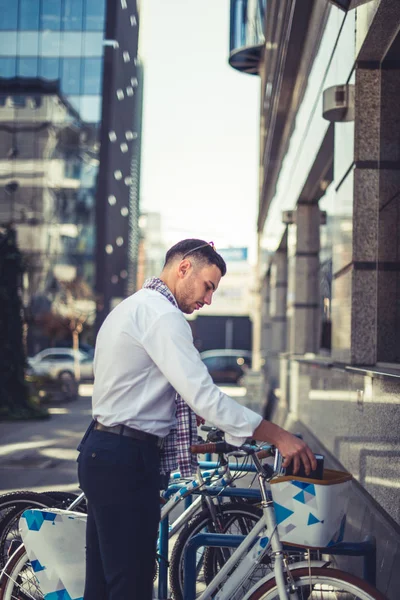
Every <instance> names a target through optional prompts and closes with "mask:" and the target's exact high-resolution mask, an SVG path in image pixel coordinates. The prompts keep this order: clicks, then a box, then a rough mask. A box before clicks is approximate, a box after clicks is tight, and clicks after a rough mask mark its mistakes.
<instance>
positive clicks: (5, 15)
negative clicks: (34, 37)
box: [0, 0, 18, 30]
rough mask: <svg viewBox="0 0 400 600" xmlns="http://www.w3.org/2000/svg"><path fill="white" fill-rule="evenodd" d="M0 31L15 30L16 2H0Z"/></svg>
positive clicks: (3, 0) (1, 0) (5, 0)
mask: <svg viewBox="0 0 400 600" xmlns="http://www.w3.org/2000/svg"><path fill="white" fill-rule="evenodd" d="M0 14H1V19H0V29H3V30H4V29H17V22H18V2H15V1H14V2H10V0H0Z"/></svg>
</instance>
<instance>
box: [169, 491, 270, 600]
mask: <svg viewBox="0 0 400 600" xmlns="http://www.w3.org/2000/svg"><path fill="white" fill-rule="evenodd" d="M219 510H220V514H221V518H222V522H223V523H225V524H226V523H228V524H229V523H230V524H232V523H233V521H234V520H235V519H239V518H242V519H247V520H250V521H249V523H248V527H247V531H243V525H242V527H241V531H242V532H243V533H248V532H249V531H250V529H251V528H252V527H253V526H254V525H255V523H256V522H257V521H258V520H259V519H260V518H261V516H262V511H261V510H260V509H259V508H257V507H255V506H253V505H251V504H248V503H238V502H227V503H225V504H221V506H220V507H219ZM204 529H207V530H208V531H214V532H215V531H216V530H215V525H214V523H213V520H212V518H211V515H210V512H209V510H208V508H206V509H203V510H202V511H201V512H200V513H198V514H197V515H196V516H195V517H193V519H192V520H191V521H189V523H188V524H187V525H186V526H185V527H184V528H183V529H182V530H181V532H180V534H179V535H178V538H177V540H176V542H175V544H174V547H173V550H172V553H171V560H170V571H169V572H170V585H171V590H172V593H173V597H174V600H182V599H183V567H184V553H185V548H186V546H187V543H188V541H189V539H191V538H192V537H193V536H194V535H196V534H197V533H200V532H201V531H203V530H204ZM225 529H226V527H225ZM207 550H217V549H215V548H210V549H207ZM204 576H205V574H204V573H203V574H202V575H198V579H201V578H202V577H204Z"/></svg>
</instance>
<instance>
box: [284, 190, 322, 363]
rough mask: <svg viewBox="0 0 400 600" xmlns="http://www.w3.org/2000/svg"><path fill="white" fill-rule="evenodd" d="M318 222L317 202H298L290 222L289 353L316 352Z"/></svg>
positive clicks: (317, 323) (317, 335)
mask: <svg viewBox="0 0 400 600" xmlns="http://www.w3.org/2000/svg"><path fill="white" fill-rule="evenodd" d="M320 223H321V213H320V209H319V206H318V204H317V203H315V204H312V203H308V202H304V203H303V202H299V203H298V205H297V209H296V223H295V224H293V225H289V237H288V268H289V271H288V301H287V318H288V334H289V352H290V353H291V354H305V353H306V352H314V353H317V352H318V351H319V341H320V320H321V319H320V310H321V309H320V299H319V250H320Z"/></svg>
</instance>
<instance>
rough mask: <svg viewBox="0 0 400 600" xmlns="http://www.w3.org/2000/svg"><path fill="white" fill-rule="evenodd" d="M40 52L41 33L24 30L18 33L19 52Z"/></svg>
mask: <svg viewBox="0 0 400 600" xmlns="http://www.w3.org/2000/svg"><path fill="white" fill-rule="evenodd" d="M38 52H39V33H38V32H37V31H24V32H21V33H20V34H19V35H18V54H20V55H21V56H37V55H38Z"/></svg>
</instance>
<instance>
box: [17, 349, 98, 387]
mask: <svg viewBox="0 0 400 600" xmlns="http://www.w3.org/2000/svg"><path fill="white" fill-rule="evenodd" d="M77 356H78V360H79V367H80V375H81V379H93V358H92V357H91V356H89V355H88V354H87V353H86V352H84V351H83V350H77ZM74 359H75V351H74V350H73V349H72V348H46V349H45V350H42V351H41V352H39V353H38V354H36V355H35V356H33V357H31V358H28V365H29V372H30V373H31V374H33V375H42V376H44V377H48V378H49V379H54V380H57V379H58V380H65V379H67V378H70V379H73V378H74V372H75V371H74Z"/></svg>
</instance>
